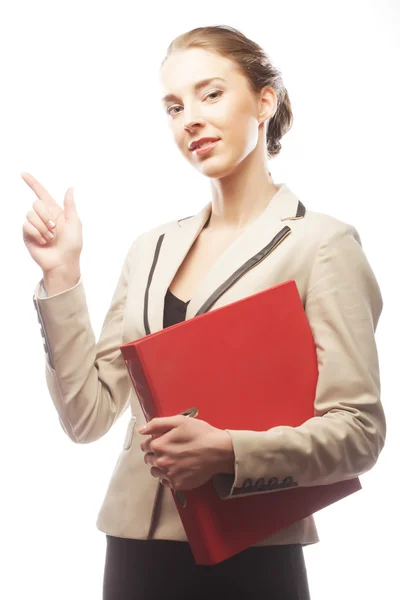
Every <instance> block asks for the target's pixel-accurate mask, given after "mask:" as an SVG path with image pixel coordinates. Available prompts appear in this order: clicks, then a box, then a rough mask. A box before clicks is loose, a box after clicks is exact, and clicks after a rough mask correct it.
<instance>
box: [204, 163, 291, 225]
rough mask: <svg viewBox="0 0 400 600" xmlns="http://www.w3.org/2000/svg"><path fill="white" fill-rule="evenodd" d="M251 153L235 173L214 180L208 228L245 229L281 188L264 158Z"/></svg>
mask: <svg viewBox="0 0 400 600" xmlns="http://www.w3.org/2000/svg"><path fill="white" fill-rule="evenodd" d="M259 163H260V164H257V161H256V160H255V158H254V157H253V156H251V155H249V156H248V157H247V158H246V159H245V160H244V161H243V162H242V163H241V165H240V166H239V167H238V168H237V169H236V170H235V172H234V173H232V174H230V175H228V176H227V177H223V178H220V179H213V180H212V201H211V205H212V208H211V215H210V219H209V224H208V226H207V229H208V231H224V232H227V233H228V232H234V231H236V230H240V229H243V228H244V227H246V225H248V224H249V223H250V222H251V221H253V220H254V219H256V218H257V217H258V216H259V215H261V213H263V212H264V210H265V209H266V207H267V206H268V204H269V202H270V201H271V199H272V197H273V196H274V195H275V194H276V193H277V191H278V190H279V186H277V185H275V184H274V182H273V179H272V177H271V173H270V172H269V169H268V166H267V164H266V163H265V161H259Z"/></svg>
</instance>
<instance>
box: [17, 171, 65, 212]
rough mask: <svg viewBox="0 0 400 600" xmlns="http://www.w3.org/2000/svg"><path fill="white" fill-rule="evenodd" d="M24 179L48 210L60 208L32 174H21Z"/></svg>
mask: <svg viewBox="0 0 400 600" xmlns="http://www.w3.org/2000/svg"><path fill="white" fill-rule="evenodd" d="M21 177H22V179H23V180H24V181H25V183H27V184H28V185H29V187H30V188H31V190H32V191H33V192H34V193H35V194H36V196H37V197H38V198H39V200H42V202H43V203H44V204H45V205H46V206H47V208H60V207H59V206H58V204H57V202H56V201H55V200H54V198H53V197H52V196H51V195H50V194H49V192H48V191H47V190H46V188H45V187H44V186H43V185H42V184H41V183H40V182H39V181H38V180H37V179H35V177H33V175H31V174H30V173H21Z"/></svg>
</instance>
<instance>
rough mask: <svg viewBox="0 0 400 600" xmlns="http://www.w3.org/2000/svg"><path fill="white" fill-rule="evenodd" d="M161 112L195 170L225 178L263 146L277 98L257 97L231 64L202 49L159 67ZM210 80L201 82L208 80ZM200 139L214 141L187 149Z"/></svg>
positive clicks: (267, 91) (176, 54) (271, 93)
mask: <svg viewBox="0 0 400 600" xmlns="http://www.w3.org/2000/svg"><path fill="white" fill-rule="evenodd" d="M160 74H161V89H162V97H164V96H167V98H166V99H164V100H163V108H164V110H165V112H166V116H167V119H168V123H169V126H170V128H171V131H172V134H173V137H174V140H175V143H176V144H177V146H178V148H179V149H180V151H181V152H182V154H183V155H184V157H185V158H186V159H187V160H189V161H190V163H191V164H193V166H194V167H195V168H196V169H197V170H199V171H200V172H202V173H203V174H204V175H206V176H208V177H212V178H215V177H224V176H226V175H228V174H230V173H232V171H233V170H235V169H236V168H237V167H238V165H240V164H241V163H242V161H243V160H244V159H246V157H247V156H249V154H250V153H252V152H254V151H255V150H256V148H257V147H260V141H261V143H262V144H265V137H264V135H263V139H262V140H260V136H261V134H263V132H262V131H261V130H260V125H261V124H262V123H263V122H264V121H265V120H266V118H269V117H270V116H272V115H273V113H274V111H275V101H276V95H275V92H274V90H271V88H267V89H264V90H263V93H261V92H260V94H255V93H254V92H253V91H252V90H251V89H250V84H249V82H248V81H247V79H246V77H245V76H244V75H242V74H241V73H240V72H239V71H238V67H237V66H236V64H235V63H234V62H232V61H231V60H229V59H227V58H225V57H223V56H220V55H218V54H216V53H214V52H210V51H207V50H203V49H201V48H191V49H190V50H183V51H179V52H178V51H177V52H174V53H173V54H171V55H170V56H169V57H168V59H167V60H166V62H165V63H164V64H163V66H162V67H161V72H160ZM211 78H212V80H211V81H209V82H207V83H206V82H205V80H209V79H211ZM201 138H216V139H218V141H217V142H216V143H215V145H213V146H212V148H211V149H210V150H207V145H206V146H205V147H204V149H203V151H201V150H199V151H198V152H196V151H191V150H190V149H189V147H188V146H189V144H190V143H191V142H193V141H197V140H200V139H201Z"/></svg>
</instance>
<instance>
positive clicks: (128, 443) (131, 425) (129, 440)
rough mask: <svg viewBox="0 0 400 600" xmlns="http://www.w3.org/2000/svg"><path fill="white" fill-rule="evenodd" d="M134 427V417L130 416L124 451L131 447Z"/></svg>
mask: <svg viewBox="0 0 400 600" xmlns="http://www.w3.org/2000/svg"><path fill="white" fill-rule="evenodd" d="M135 425H136V417H135V416H134V415H132V416H131V418H130V420H129V423H128V428H127V430H126V435H125V441H124V450H129V448H130V447H131V445H132V439H133V433H134V431H135Z"/></svg>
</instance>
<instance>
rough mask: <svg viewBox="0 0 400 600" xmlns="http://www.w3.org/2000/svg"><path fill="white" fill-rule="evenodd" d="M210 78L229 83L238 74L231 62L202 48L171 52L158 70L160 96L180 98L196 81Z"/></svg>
mask: <svg viewBox="0 0 400 600" xmlns="http://www.w3.org/2000/svg"><path fill="white" fill-rule="evenodd" d="M211 77H222V78H223V79H226V80H227V81H231V80H232V79H234V78H237V77H239V72H238V69H237V67H236V65H235V63H234V62H233V61H231V60H229V59H228V58H225V57H224V56H221V55H219V54H217V53H215V52H210V51H208V50H203V49H202V48H190V49H189V50H179V51H176V52H173V53H172V54H171V55H170V56H169V57H168V58H167V60H166V61H165V63H164V64H163V66H162V67H161V69H160V89H161V96H165V95H166V94H175V95H177V96H180V95H182V94H183V93H184V92H185V91H187V90H189V89H191V88H192V87H193V86H194V84H195V83H197V82H198V81H201V80H203V79H208V78H211Z"/></svg>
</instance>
